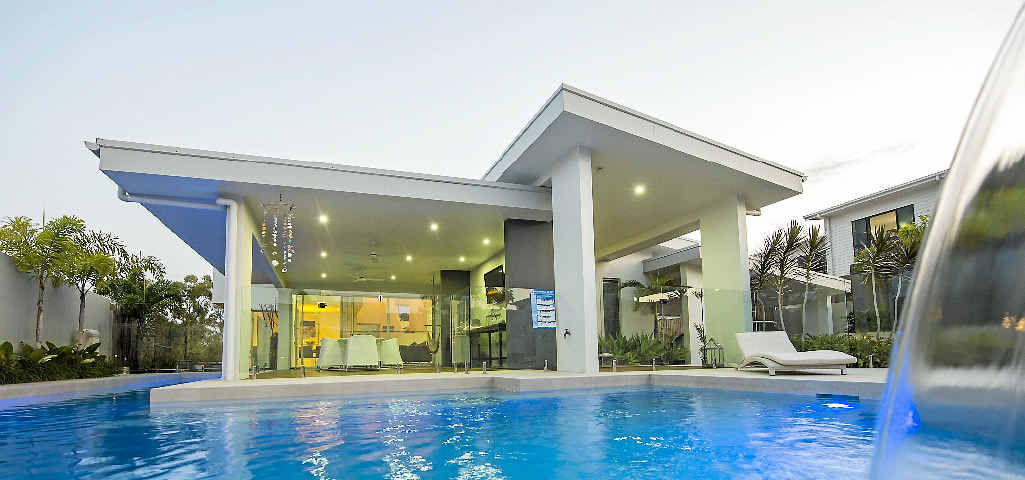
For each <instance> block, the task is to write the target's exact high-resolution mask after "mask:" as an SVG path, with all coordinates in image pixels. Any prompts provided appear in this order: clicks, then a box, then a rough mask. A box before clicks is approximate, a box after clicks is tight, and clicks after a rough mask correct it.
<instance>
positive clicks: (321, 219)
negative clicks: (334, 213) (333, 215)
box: [318, 213, 327, 223]
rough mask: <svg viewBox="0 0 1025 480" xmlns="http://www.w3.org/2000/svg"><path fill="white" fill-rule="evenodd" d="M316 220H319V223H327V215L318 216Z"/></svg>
mask: <svg viewBox="0 0 1025 480" xmlns="http://www.w3.org/2000/svg"><path fill="white" fill-rule="evenodd" d="M318 220H320V223H327V215H324V214H323V213H322V214H320V217H319V218H318Z"/></svg>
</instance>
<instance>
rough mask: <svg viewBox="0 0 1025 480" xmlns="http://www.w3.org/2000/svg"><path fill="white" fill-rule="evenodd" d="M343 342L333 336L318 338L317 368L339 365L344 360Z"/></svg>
mask: <svg viewBox="0 0 1025 480" xmlns="http://www.w3.org/2000/svg"><path fill="white" fill-rule="evenodd" d="M344 348H345V346H344V343H342V342H339V341H338V340H336V339H334V338H321V339H320V356H318V357H317V368H319V369H327V368H336V367H341V366H342V363H343V362H344V361H345V356H344Z"/></svg>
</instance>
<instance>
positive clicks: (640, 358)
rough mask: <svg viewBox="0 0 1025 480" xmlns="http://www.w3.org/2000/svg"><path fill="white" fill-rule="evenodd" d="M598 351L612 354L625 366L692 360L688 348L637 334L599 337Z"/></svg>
mask: <svg viewBox="0 0 1025 480" xmlns="http://www.w3.org/2000/svg"><path fill="white" fill-rule="evenodd" d="M598 351H599V352H600V353H611V354H612V356H613V357H614V358H615V359H616V360H617V361H619V362H620V363H622V364H624V365H629V364H650V363H651V360H652V359H665V360H668V361H669V362H671V363H677V362H680V361H686V360H687V359H689V358H690V352H689V351H688V350H687V347H686V346H685V345H683V344H680V343H671V342H666V343H663V342H659V341H658V340H656V339H655V337H653V336H651V335H643V334H640V333H635V334H633V335H630V336H622V335H611V336H604V337H598Z"/></svg>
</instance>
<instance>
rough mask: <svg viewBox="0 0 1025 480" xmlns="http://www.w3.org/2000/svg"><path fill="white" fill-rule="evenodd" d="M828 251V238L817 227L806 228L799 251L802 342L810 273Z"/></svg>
mask: <svg viewBox="0 0 1025 480" xmlns="http://www.w3.org/2000/svg"><path fill="white" fill-rule="evenodd" d="M828 250H829V238H828V237H827V236H826V235H825V233H823V232H822V228H821V227H819V226H818V225H812V226H810V227H808V233H807V234H805V236H804V243H803V244H802V245H801V251H802V253H803V254H804V255H803V256H802V257H801V267H803V268H804V298H802V300H801V333H802V336H801V341H802V342H803V341H804V336H803V334H804V328H805V326H806V325H808V318H807V312H808V291H809V287H810V286H811V272H812V271H813V270H814V269H815V266H816V264H818V263H819V260H820V259H824V258H825V257H826V252H827V251H828Z"/></svg>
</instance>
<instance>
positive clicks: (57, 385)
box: [0, 372, 210, 400]
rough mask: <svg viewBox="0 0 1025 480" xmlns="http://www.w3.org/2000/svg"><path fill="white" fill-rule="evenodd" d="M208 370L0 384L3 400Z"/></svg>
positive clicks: (194, 375) (195, 375) (187, 377)
mask: <svg viewBox="0 0 1025 480" xmlns="http://www.w3.org/2000/svg"><path fill="white" fill-rule="evenodd" d="M209 375H210V374H208V373H199V372H196V373H191V372H184V373H138V374H129V375H114V376H110V377H99V378H79V379H74V380H53V381H48V382H28V383H12V384H8V385H0V400H21V399H30V398H34V397H49V396H53V395H65V394H71V393H85V392H92V391H97V390H104V389H109V388H115V387H127V386H131V385H141V384H146V383H153V382H162V381H173V380H175V379H176V380H178V381H182V382H185V381H189V380H193V379H196V378H203V377H205V376H209Z"/></svg>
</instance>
